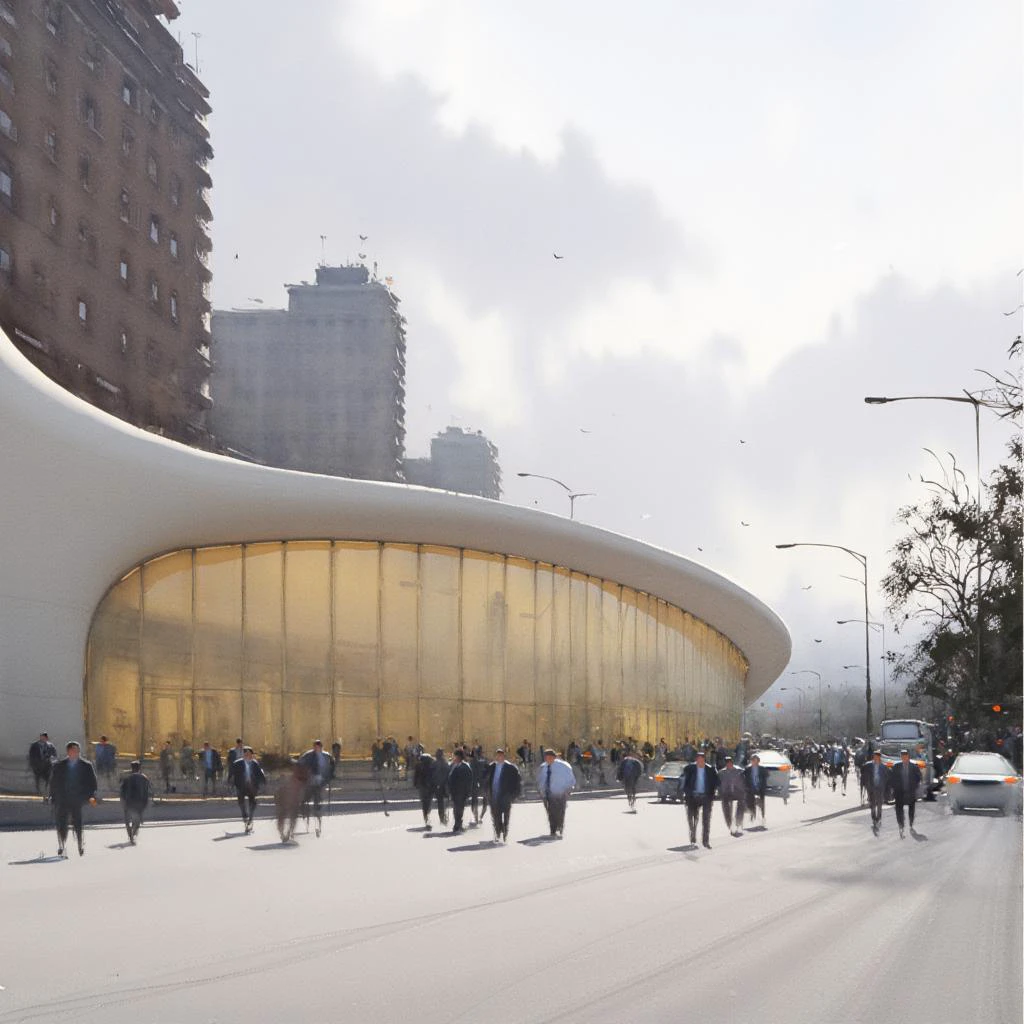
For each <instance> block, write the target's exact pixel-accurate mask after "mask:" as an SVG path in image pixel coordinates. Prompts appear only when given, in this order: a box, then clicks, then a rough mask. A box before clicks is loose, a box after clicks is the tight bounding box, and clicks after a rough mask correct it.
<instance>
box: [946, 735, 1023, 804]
mask: <svg viewBox="0 0 1024 1024" xmlns="http://www.w3.org/2000/svg"><path fill="white" fill-rule="evenodd" d="M946 794H947V796H948V797H949V809H950V810H951V811H952V812H953V813H954V814H959V813H960V812H961V811H962V810H963V809H964V808H965V807H992V808H995V809H996V810H998V811H1000V812H1001V813H1002V814H1009V813H1010V812H1011V811H1013V812H1015V813H1016V814H1020V813H1021V809H1022V800H1024V795H1022V786H1021V777H1020V775H1019V774H1018V773H1017V769H1016V768H1014V767H1013V765H1012V764H1010V762H1009V761H1007V760H1006V758H1005V757H1003V756H1002V754H992V753H989V752H987V751H983V750H975V751H972V752H971V753H969V754H960V755H959V756H958V757H957V759H956V760H955V761H954V762H953V765H952V767H951V768H950V769H949V771H948V772H947V773H946Z"/></svg>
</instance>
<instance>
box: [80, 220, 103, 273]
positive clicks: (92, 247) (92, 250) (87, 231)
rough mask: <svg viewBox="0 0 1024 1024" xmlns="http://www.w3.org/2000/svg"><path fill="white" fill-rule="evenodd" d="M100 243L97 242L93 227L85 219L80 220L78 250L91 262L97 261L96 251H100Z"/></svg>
mask: <svg viewBox="0 0 1024 1024" xmlns="http://www.w3.org/2000/svg"><path fill="white" fill-rule="evenodd" d="M98 248H99V247H98V245H97V244H96V236H95V234H93V231H92V228H90V227H89V225H88V224H86V223H85V221H84V220H83V221H79V222H78V251H79V254H80V255H83V256H85V258H86V259H87V260H88V261H89V262H90V263H95V262H96V253H97V251H98Z"/></svg>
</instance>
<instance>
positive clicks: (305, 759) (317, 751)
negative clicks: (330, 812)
mask: <svg viewBox="0 0 1024 1024" xmlns="http://www.w3.org/2000/svg"><path fill="white" fill-rule="evenodd" d="M299 764H300V765H301V766H302V767H303V768H305V769H306V771H308V772H309V781H308V782H307V784H306V793H305V799H306V800H308V801H309V802H310V804H311V805H312V808H313V816H314V817H315V818H316V821H317V824H316V834H317V835H318V836H319V835H320V822H321V820H322V818H323V793H324V786H326V785H328V784H329V783H330V781H331V779H333V778H334V758H333V757H331V755H330V754H328V753H327V752H326V751H325V750H324V744H323V740H314V741H313V746H312V748H311V749H309V750H307V751H306V752H305V753H304V754H303V755H302V756H301V757H300V758H299Z"/></svg>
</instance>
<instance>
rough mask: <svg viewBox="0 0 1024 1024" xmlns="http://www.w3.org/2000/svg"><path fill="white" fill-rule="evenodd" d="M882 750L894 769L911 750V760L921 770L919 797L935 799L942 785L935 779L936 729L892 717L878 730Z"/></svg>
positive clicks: (925, 723) (886, 761)
mask: <svg viewBox="0 0 1024 1024" xmlns="http://www.w3.org/2000/svg"><path fill="white" fill-rule="evenodd" d="M878 749H879V750H880V751H881V752H882V762H883V763H884V764H886V765H888V766H889V767H890V768H892V766H893V765H895V764H899V763H900V751H901V750H909V751H910V760H911V761H913V762H915V763H916V764H917V767H918V768H920V769H921V785H920V786H919V787H918V790H917V798H918V799H919V800H934V799H935V791H936V790H937V789H938V788H939V787H940V786H941V785H942V783H941V782H940V781H938V780H937V779H936V777H935V726H933V725H929V723H928V722H922V721H920V720H919V719H916V718H889V719H887V720H886V721H884V722H882V724H881V725H880V726H879V727H878Z"/></svg>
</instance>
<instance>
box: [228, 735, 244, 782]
mask: <svg viewBox="0 0 1024 1024" xmlns="http://www.w3.org/2000/svg"><path fill="white" fill-rule="evenodd" d="M244 756H245V744H243V743H242V738H241V737H239V738H238V739H236V740H235V745H234V746H233V747H232V748H231V749H230V750H229V751H228V778H229V779H230V778H231V766H232V765H233V764H234V763H235V762H236V761H241V760H242V758H243V757H244Z"/></svg>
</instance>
